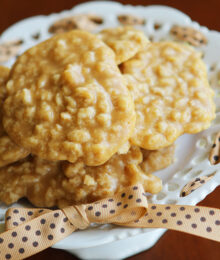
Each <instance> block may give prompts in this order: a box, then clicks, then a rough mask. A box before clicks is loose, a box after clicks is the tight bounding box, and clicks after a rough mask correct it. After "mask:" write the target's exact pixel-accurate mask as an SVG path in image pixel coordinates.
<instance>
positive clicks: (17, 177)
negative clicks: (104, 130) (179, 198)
mask: <svg viewBox="0 0 220 260" xmlns="http://www.w3.org/2000/svg"><path fill="white" fill-rule="evenodd" d="M141 162H142V153H141V151H140V149H139V148H138V147H134V146H133V147H131V149H130V150H129V152H128V153H127V154H125V155H117V154H115V155H114V156H113V157H112V158H111V159H110V160H109V161H108V162H106V163H105V164H104V165H101V166H97V167H91V166H86V165H85V164H84V163H83V162H82V161H78V162H76V163H74V164H71V163H67V162H65V163H62V162H49V161H46V160H42V159H39V158H37V157H34V158H32V157H29V158H28V159H26V160H24V161H21V162H17V163H14V164H13V165H10V166H7V167H4V168H1V169H0V200H1V201H3V202H4V203H6V204H11V203H13V202H16V201H17V200H18V199H19V198H22V197H26V198H28V200H29V201H30V202H32V203H33V204H34V205H35V206H38V207H53V206H59V207H64V206H68V205H71V204H81V203H87V202H93V201H96V200H99V199H102V198H105V197H108V196H111V195H113V194H115V193H116V192H117V191H120V190H121V189H123V188H124V187H126V186H129V185H133V184H135V183H138V182H139V183H142V184H143V185H144V187H145V190H146V191H148V192H153V193H157V192H159V191H160V190H161V188H162V184H161V180H160V179H159V178H158V177H156V176H154V175H152V174H149V175H145V174H144V173H143V172H142V171H141V169H140V167H139V166H138V164H139V163H141Z"/></svg>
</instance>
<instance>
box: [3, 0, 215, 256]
mask: <svg viewBox="0 0 220 260" xmlns="http://www.w3.org/2000/svg"><path fill="white" fill-rule="evenodd" d="M82 2H86V1H79V0H0V33H1V32H2V31H3V30H5V29H6V28H7V27H8V26H10V25H12V24H13V23H15V22H17V21H19V20H21V19H24V18H27V17H30V16H33V15H40V14H50V13H53V12H60V11H62V10H64V9H70V8H72V7H73V6H74V5H77V4H79V3H82ZM119 2H121V3H124V4H125V3H126V4H133V5H152V4H160V5H161V4H162V5H168V6H172V7H175V8H177V9H179V10H181V11H183V12H185V13H186V14H188V15H189V16H190V17H191V18H192V19H193V20H195V21H197V22H199V23H200V24H201V25H205V26H207V27H208V28H209V29H214V30H218V31H220V0H163V1H162V0H161V1H156V0H155V1H154V0H152V1H150V0H149V1H143V0H133V1H132V0H128V1H125V0H124V1H119ZM219 51H220V50H219ZM200 205H204V206H211V207H217V208H219V207H220V187H218V188H217V189H216V190H215V191H214V192H213V193H212V194H210V195H209V196H208V197H207V198H206V199H205V200H204V201H202V202H201V203H200ZM28 259H29V260H48V259H51V260H58V259H59V260H60V259H65V260H76V259H77V258H76V257H74V256H72V255H70V254H68V253H66V252H64V251H62V250H55V249H47V250H45V251H44V252H41V253H39V254H38V255H35V256H32V257H30V258H28ZM144 259H145V260H146V259H148V260H170V259H171V260H175V259H178V260H186V259H187V260H197V259H198V260H207V259H208V260H218V259H220V244H219V243H217V242H213V241H209V240H206V239H202V238H198V237H194V236H191V235H187V234H183V233H179V232H176V231H167V232H166V233H165V235H164V236H163V237H162V238H161V239H160V240H159V242H158V243H157V244H156V245H155V246H154V247H153V248H151V249H150V250H148V251H145V252H143V253H141V254H138V255H136V256H133V257H130V258H129V260H144ZM103 260H104V259H103Z"/></svg>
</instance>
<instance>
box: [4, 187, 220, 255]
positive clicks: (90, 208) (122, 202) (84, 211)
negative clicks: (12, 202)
mask: <svg viewBox="0 0 220 260" xmlns="http://www.w3.org/2000/svg"><path fill="white" fill-rule="evenodd" d="M90 223H100V224H102V223H112V224H116V225H120V226H127V227H142V228H168V229H173V230H179V231H182V232H187V233H190V234H194V235H197V236H201V237H204V238H209V239H212V240H215V241H219V242H220V210H219V209H211V208H206V207H193V206H179V205H157V204H150V205H148V203H147V198H146V196H145V193H144V189H143V187H142V185H137V186H132V187H129V188H127V189H125V190H124V191H123V192H121V193H120V194H116V195H115V196H114V197H112V198H107V199H103V200H101V201H98V202H95V203H91V204H86V205H79V206H71V207H68V208H65V209H62V210H54V211H52V210H48V209H24V208H11V209H9V210H8V211H7V213H6V230H8V231H6V232H4V233H2V234H0V256H1V257H0V259H16V260H18V259H24V258H26V257H29V256H31V255H34V254H36V253H38V252H40V251H42V250H44V249H46V248H48V247H50V246H52V245H53V244H55V243H56V242H58V241H59V240H61V239H63V238H65V237H67V236H68V235H70V234H71V233H72V232H74V231H75V230H77V229H85V228H87V227H88V226H89V225H90Z"/></svg>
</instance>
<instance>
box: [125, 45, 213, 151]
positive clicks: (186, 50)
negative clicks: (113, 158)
mask: <svg viewBox="0 0 220 260" xmlns="http://www.w3.org/2000/svg"><path fill="white" fill-rule="evenodd" d="M121 70H122V72H123V73H124V76H125V78H126V80H127V82H128V88H129V90H130V92H131V93H132V96H133V97H134V101H135V109H136V114H137V120H136V127H135V131H134V134H133V136H132V138H131V143H132V144H134V145H138V146H140V147H142V148H144V149H147V150H158V149H160V148H163V147H167V146H169V145H171V144H172V143H173V142H174V141H175V140H176V139H177V137H179V136H180V135H182V134H184V133H190V134H194V133H198V132H200V131H202V130H204V129H207V128H208V127H209V126H210V123H211V121H212V120H213V119H214V118H215V104H214V101H213V95H214V92H213V91H212V89H211V88H210V86H209V83H208V79H207V72H206V66H205V64H204V62H203V61H202V59H201V54H200V53H198V52H196V51H195V50H194V49H193V48H192V47H190V46H187V45H184V44H178V43H175V42H158V43H152V44H149V45H148V46H147V47H146V49H145V50H144V51H141V52H139V53H138V54H137V55H136V56H135V57H133V58H132V59H130V60H129V61H127V62H125V63H124V64H123V65H122V66H121Z"/></svg>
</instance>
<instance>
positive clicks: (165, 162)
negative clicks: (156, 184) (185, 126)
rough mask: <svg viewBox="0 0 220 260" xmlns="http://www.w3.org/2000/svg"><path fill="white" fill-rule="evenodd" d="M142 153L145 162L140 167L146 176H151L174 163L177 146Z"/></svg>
mask: <svg viewBox="0 0 220 260" xmlns="http://www.w3.org/2000/svg"><path fill="white" fill-rule="evenodd" d="M142 153H143V162H142V163H141V164H140V167H141V169H142V170H143V171H144V172H145V173H146V174H149V173H152V172H155V171H158V170H161V169H164V168H166V167H168V166H169V165H171V164H172V163H173V162H174V159H175V158H174V153H175V145H174V144H172V145H170V146H168V147H165V148H162V149H159V150H155V151H150V150H144V149H142Z"/></svg>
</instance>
